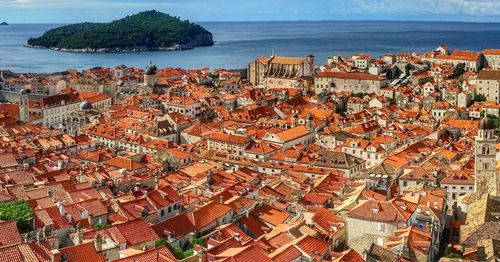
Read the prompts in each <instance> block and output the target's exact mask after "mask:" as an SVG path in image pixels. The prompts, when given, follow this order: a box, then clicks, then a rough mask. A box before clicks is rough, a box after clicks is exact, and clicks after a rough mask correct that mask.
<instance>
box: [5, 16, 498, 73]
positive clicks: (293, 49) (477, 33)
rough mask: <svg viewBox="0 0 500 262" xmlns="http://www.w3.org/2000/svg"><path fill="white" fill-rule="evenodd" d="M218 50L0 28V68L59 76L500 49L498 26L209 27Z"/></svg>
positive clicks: (41, 27)
mask: <svg viewBox="0 0 500 262" xmlns="http://www.w3.org/2000/svg"><path fill="white" fill-rule="evenodd" d="M200 24H201V25H203V26H204V27H205V28H206V29H208V30H209V31H211V32H212V33H213V35H214V40H215V41H216V45H215V46H211V47H199V48H195V49H194V50H187V51H179V52H144V53H121V54H80V53H63V52H56V51H52V50H45V49H32V48H25V47H23V44H25V43H26V41H27V39H28V38H30V37H36V36H40V35H41V34H42V33H43V32H44V31H46V30H48V29H51V28H54V27H57V26H60V25H58V24H13V25H9V26H0V69H10V70H12V71H14V72H54V71H61V70H64V69H67V68H76V69H83V68H90V67H94V66H111V67H112V66H116V65H120V64H125V65H127V66H141V67H144V66H145V65H146V64H147V63H148V61H149V59H152V60H153V62H154V63H155V64H156V65H158V66H160V67H166V66H173V67H183V68H201V67H210V68H212V69H214V68H231V69H232V68H244V67H246V65H247V63H248V62H249V61H251V60H252V59H255V58H256V57H258V56H268V55H271V52H272V50H274V52H275V54H277V55H283V56H304V55H307V54H313V55H315V56H316V58H317V63H316V64H323V63H325V61H326V58H327V57H328V56H331V55H333V54H341V55H350V54H353V53H359V52H363V53H370V54H372V55H375V56H380V55H383V54H385V53H399V52H411V51H425V50H431V49H434V48H436V47H437V46H438V45H440V44H447V45H448V46H449V47H450V48H453V49H468V50H481V49H483V48H500V23H452V22H381V21H377V22H373V21H321V22H217V23H215V22H211V23H200Z"/></svg>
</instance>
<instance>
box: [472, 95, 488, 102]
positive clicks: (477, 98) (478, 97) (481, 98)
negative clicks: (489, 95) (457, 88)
mask: <svg viewBox="0 0 500 262" xmlns="http://www.w3.org/2000/svg"><path fill="white" fill-rule="evenodd" d="M474 101H475V102H484V101H486V96H484V95H483V94H477V95H475V96H474Z"/></svg>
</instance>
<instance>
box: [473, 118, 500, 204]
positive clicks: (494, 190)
mask: <svg viewBox="0 0 500 262" xmlns="http://www.w3.org/2000/svg"><path fill="white" fill-rule="evenodd" d="M478 128H479V129H478V133H477V136H476V145H475V157H476V164H475V184H474V191H475V192H476V193H477V194H478V196H481V195H483V194H485V193H489V194H491V195H493V196H500V174H498V173H497V172H496V164H497V163H496V136H495V126H494V124H493V121H491V120H490V119H488V118H487V117H485V118H483V119H481V121H479V126H478Z"/></svg>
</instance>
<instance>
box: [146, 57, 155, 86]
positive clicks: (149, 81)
mask: <svg viewBox="0 0 500 262" xmlns="http://www.w3.org/2000/svg"><path fill="white" fill-rule="evenodd" d="M156 69H157V68H156V66H155V65H153V62H151V60H149V65H148V66H147V67H146V71H145V72H144V86H147V87H153V86H154V85H155V84H156Z"/></svg>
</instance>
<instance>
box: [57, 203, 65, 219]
mask: <svg viewBox="0 0 500 262" xmlns="http://www.w3.org/2000/svg"><path fill="white" fill-rule="evenodd" d="M56 206H57V208H58V209H59V214H61V216H64V214H65V212H64V203H63V202H62V201H57V203H56Z"/></svg>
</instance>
